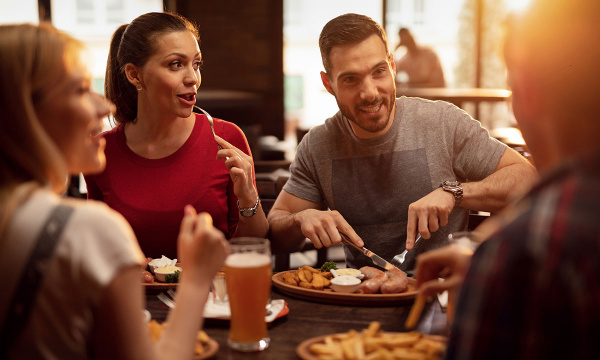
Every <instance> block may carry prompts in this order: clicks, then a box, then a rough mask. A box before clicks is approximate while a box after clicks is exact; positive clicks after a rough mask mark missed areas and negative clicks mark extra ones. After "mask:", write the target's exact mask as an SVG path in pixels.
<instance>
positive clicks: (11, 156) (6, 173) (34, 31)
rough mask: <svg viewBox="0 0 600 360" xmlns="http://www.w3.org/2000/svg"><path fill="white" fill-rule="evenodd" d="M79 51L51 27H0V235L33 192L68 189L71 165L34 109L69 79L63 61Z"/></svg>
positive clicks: (75, 43)
mask: <svg viewBox="0 0 600 360" xmlns="http://www.w3.org/2000/svg"><path fill="white" fill-rule="evenodd" d="M81 48H82V45H81V43H80V42H79V41H77V40H75V39H74V38H72V37H70V36H68V35H67V34H65V33H62V32H60V31H58V30H57V29H55V28H54V27H53V26H52V25H50V24H47V23H42V24H40V25H31V24H19V25H1V26H0V64H2V66H0V79H2V81H0V109H2V110H1V111H2V116H0V168H1V170H2V171H0V234H3V233H4V231H5V229H6V226H7V224H8V222H9V220H10V218H11V215H12V213H13V211H14V209H15V208H16V207H17V206H18V205H19V204H21V203H22V202H23V201H24V200H25V199H26V198H27V197H28V196H29V194H31V193H32V192H33V191H34V190H35V189H38V188H40V187H49V188H50V189H52V190H53V191H55V192H57V193H60V192H62V191H64V190H65V188H66V185H67V179H68V171H67V165H66V163H65V160H64V158H63V156H62V154H61V153H60V151H59V149H58V147H57V146H56V145H55V144H54V142H53V141H52V140H51V139H50V137H49V136H48V134H47V133H46V131H45V130H44V128H43V127H42V125H41V123H40V121H39V119H38V116H37V114H36V105H37V104H39V102H40V101H41V100H42V99H43V98H44V96H45V94H46V93H47V92H48V91H49V90H50V89H51V88H52V87H53V86H54V85H55V84H56V83H58V82H59V81H60V80H62V78H63V77H64V76H65V72H66V69H65V60H66V59H69V58H70V57H71V56H73V54H75V53H77V52H78V51H79V50H80V49H81ZM41 116H43V114H41Z"/></svg>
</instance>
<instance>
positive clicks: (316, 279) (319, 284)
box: [310, 273, 326, 290]
mask: <svg viewBox="0 0 600 360" xmlns="http://www.w3.org/2000/svg"><path fill="white" fill-rule="evenodd" d="M325 281H326V279H325V278H324V277H322V276H321V275H319V274H316V273H315V274H313V278H312V281H311V282H310V285H311V286H312V287H313V289H315V290H323V288H324V287H325Z"/></svg>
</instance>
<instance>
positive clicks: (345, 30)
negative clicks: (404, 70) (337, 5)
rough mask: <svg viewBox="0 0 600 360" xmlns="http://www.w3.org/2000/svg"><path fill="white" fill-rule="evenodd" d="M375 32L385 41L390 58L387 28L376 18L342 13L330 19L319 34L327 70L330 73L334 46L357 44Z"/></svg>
mask: <svg viewBox="0 0 600 360" xmlns="http://www.w3.org/2000/svg"><path fill="white" fill-rule="evenodd" d="M374 34H375V35H377V36H379V38H380V39H381V41H383V44H384V45H385V49H386V51H387V52H388V58H390V51H389V47H388V42H387V36H386V35H385V30H383V28H382V27H381V26H380V25H379V24H378V23H377V22H376V21H375V20H373V19H371V18H370V17H368V16H365V15H359V14H345V15H340V16H338V17H336V18H334V19H332V20H330V21H329V22H328V23H327V24H325V26H324V27H323V30H321V35H320V36H319V48H320V49H321V60H322V61H323V67H325V72H327V73H329V72H330V71H331V61H330V60H329V54H330V53H331V49H333V47H334V46H339V45H345V44H357V43H359V42H361V41H363V40H366V39H367V38H368V37H370V36H371V35H374Z"/></svg>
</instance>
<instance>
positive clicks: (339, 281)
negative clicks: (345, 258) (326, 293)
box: [331, 275, 360, 293]
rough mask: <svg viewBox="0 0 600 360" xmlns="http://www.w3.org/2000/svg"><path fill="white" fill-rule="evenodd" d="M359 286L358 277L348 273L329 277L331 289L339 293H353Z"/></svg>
mask: <svg viewBox="0 0 600 360" xmlns="http://www.w3.org/2000/svg"><path fill="white" fill-rule="evenodd" d="M359 287H360V279H357V278H356V277H354V276H350V275H339V276H338V277H335V278H333V279H331V289H332V290H333V291H335V292H339V293H355V292H357V291H358V288H359Z"/></svg>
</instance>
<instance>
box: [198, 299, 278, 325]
mask: <svg viewBox="0 0 600 360" xmlns="http://www.w3.org/2000/svg"><path fill="white" fill-rule="evenodd" d="M285 306H286V304H285V300H283V299H276V300H271V308H270V309H269V310H271V315H269V316H265V320H266V321H267V322H271V321H273V320H275V319H276V318H277V316H279V313H281V311H282V310H283V309H284V308H285ZM203 315H204V317H205V318H216V319H229V318H230V317H231V311H230V309H229V303H228V302H226V303H224V304H217V303H215V302H214V295H213V293H212V292H211V293H210V294H209V295H208V300H207V301H206V305H205V306H204V313H203Z"/></svg>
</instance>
